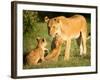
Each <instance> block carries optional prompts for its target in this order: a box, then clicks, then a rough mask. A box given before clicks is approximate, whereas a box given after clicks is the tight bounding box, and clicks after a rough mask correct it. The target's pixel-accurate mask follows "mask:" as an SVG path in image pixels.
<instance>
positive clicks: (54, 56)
mask: <svg viewBox="0 0 100 80" xmlns="http://www.w3.org/2000/svg"><path fill="white" fill-rule="evenodd" d="M53 43H54V44H53V45H54V48H53V49H52V51H51V52H50V53H49V54H48V55H47V56H46V57H45V59H46V60H55V61H57V60H58V56H59V55H60V50H61V46H62V43H63V40H62V39H61V38H60V37H59V36H56V37H55V38H54V39H53Z"/></svg>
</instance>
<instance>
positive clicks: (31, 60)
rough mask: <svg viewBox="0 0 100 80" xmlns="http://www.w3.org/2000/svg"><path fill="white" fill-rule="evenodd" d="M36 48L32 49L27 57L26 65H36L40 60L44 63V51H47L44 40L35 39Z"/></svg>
mask: <svg viewBox="0 0 100 80" xmlns="http://www.w3.org/2000/svg"><path fill="white" fill-rule="evenodd" d="M37 42H38V43H37V47H36V48H35V49H33V50H32V51H31V52H30V53H29V54H28V55H27V56H26V61H27V64H28V65H36V64H38V61H39V60H40V59H41V60H42V61H45V59H44V50H47V49H46V48H45V47H46V45H47V42H46V40H45V39H40V38H38V39H37Z"/></svg>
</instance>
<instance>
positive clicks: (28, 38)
mask: <svg viewBox="0 0 100 80" xmlns="http://www.w3.org/2000/svg"><path fill="white" fill-rule="evenodd" d="M89 31H90V24H88V32H89ZM23 36H24V37H23V48H24V49H23V51H24V53H23V55H25V54H27V53H29V52H30V51H31V50H32V49H34V48H35V47H36V44H37V42H36V38H37V37H38V36H39V37H44V38H46V40H47V42H48V45H47V48H48V49H49V50H51V41H52V38H51V36H49V35H48V29H47V24H46V23H43V22H39V23H36V24H35V25H34V26H33V30H32V31H30V32H27V33H25V34H24V35H23ZM90 46H91V44H90V40H87V55H86V56H80V55H79V46H78V45H77V43H76V40H72V45H71V51H70V53H71V54H70V60H69V61H64V60H63V57H64V48H65V47H64V45H63V46H62V49H61V50H62V51H61V54H60V56H59V59H58V61H57V62H52V61H48V62H42V63H41V64H39V65H34V66H29V65H27V64H23V68H24V69H33V68H56V67H75V66H90V65H91V61H90V58H91V57H90V56H91V54H90V53H91V52H90V51H91V50H90Z"/></svg>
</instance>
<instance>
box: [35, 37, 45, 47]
mask: <svg viewBox="0 0 100 80" xmlns="http://www.w3.org/2000/svg"><path fill="white" fill-rule="evenodd" d="M36 40H37V42H38V44H37V47H41V48H44V47H46V45H47V41H46V39H45V38H40V37H37V39H36Z"/></svg>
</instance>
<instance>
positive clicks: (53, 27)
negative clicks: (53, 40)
mask: <svg viewBox="0 0 100 80" xmlns="http://www.w3.org/2000/svg"><path fill="white" fill-rule="evenodd" d="M44 19H45V22H46V23H47V26H48V33H49V35H51V36H52V37H55V36H56V34H59V33H60V20H59V19H58V18H57V17H55V18H51V19H49V18H48V17H47V16H46V17H45V18H44Z"/></svg>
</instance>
